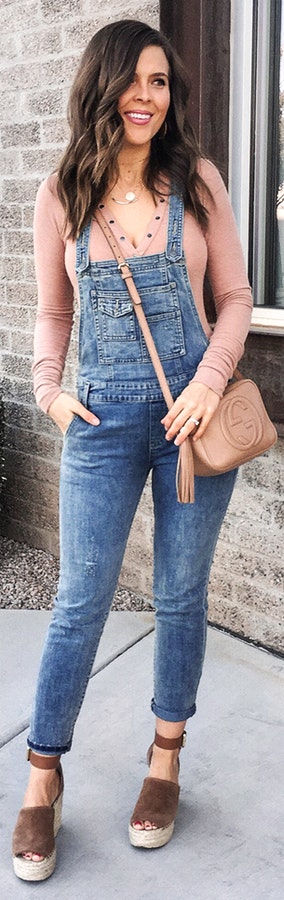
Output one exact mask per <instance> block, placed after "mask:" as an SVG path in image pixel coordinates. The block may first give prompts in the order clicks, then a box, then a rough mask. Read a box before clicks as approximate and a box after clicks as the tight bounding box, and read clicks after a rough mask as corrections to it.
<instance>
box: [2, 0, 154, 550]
mask: <svg viewBox="0 0 284 900" xmlns="http://www.w3.org/2000/svg"><path fill="white" fill-rule="evenodd" d="M158 7H159V4H158V2H155V0H150V2H144V3H143V2H138V0H132V2H130V0H77V2H76V0H14V2H7V0H1V3H0V123H1V126H0V223H1V240H0V254H1V255H0V378H1V388H0V404H1V401H2V402H3V405H4V429H5V434H4V455H5V463H4V469H3V471H4V474H3V475H2V477H3V481H2V494H1V501H2V509H1V523H0V527H1V530H2V533H5V534H7V535H10V536H11V537H13V538H15V539H18V540H23V541H27V542H28V543H30V544H31V545H35V546H38V547H41V548H43V549H46V550H50V551H51V552H54V553H56V552H57V551H58V533H57V532H58V463H59V457H60V448H61V441H60V437H59V435H58V433H57V429H56V427H55V426H54V425H53V423H52V422H51V421H49V420H48V419H47V418H46V417H45V416H44V415H43V414H42V413H41V412H40V411H39V410H38V409H36V407H35V404H34V399H33V394H32V385H31V374H30V369H31V361H32V348H33V329H34V321H35V309H36V285H35V278H34V267H33V244H32V220H33V208H34V200H35V195H36V191H37V188H38V185H39V184H40V182H41V181H42V179H43V178H44V177H45V175H46V174H48V173H49V172H50V171H52V169H54V168H55V167H56V164H57V161H58V159H59V156H60V154H61V150H62V148H63V146H64V144H65V141H66V138H67V133H68V132H67V126H66V119H65V114H66V103H67V98H68V93H69V86H70V82H71V80H72V78H73V75H74V72H75V69H76V65H77V61H78V58H79V55H80V53H81V52H82V50H83V49H84V47H85V45H86V44H87V42H88V40H89V39H90V37H91V36H92V34H93V33H94V32H95V31H96V30H98V28H100V27H102V26H103V25H105V24H107V23H108V22H110V21H112V20H113V19H119V18H123V17H124V16H127V15H128V16H129V17H130V18H132V17H136V18H140V19H142V20H144V21H148V22H149V23H150V24H152V25H153V26H157V25H158ZM75 348H76V330H75V335H74V337H73V341H72V347H71V350H70V353H69V357H68V361H67V365H66V375H65V385H68V386H71V387H72V386H74V384H75V365H74V357H75ZM0 409H1V405H0Z"/></svg>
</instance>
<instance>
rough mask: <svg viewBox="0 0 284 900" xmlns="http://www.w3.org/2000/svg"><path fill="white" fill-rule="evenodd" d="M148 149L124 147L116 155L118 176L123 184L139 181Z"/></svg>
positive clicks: (147, 155)
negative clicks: (117, 155)
mask: <svg viewBox="0 0 284 900" xmlns="http://www.w3.org/2000/svg"><path fill="white" fill-rule="evenodd" d="M148 159H149V150H148V149H147V148H145V146H143V147H124V148H123V149H122V150H121V152H120V154H119V157H118V169H119V178H118V180H119V181H121V182H122V183H123V184H126V185H130V186H131V185H133V184H137V182H139V181H141V179H142V176H143V172H144V169H145V165H146V163H147V160H148Z"/></svg>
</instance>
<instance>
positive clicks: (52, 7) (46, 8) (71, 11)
mask: <svg viewBox="0 0 284 900" xmlns="http://www.w3.org/2000/svg"><path fill="white" fill-rule="evenodd" d="M82 12H83V7H82V0H77V2H76V4H74V0H64V2H63V3H62V2H61V0H41V13H42V16H43V19H44V21H45V22H50V23H53V22H62V20H63V21H64V19H65V18H66V19H69V18H70V17H71V18H75V17H81V16H82Z"/></svg>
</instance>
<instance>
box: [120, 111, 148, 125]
mask: <svg viewBox="0 0 284 900" xmlns="http://www.w3.org/2000/svg"><path fill="white" fill-rule="evenodd" d="M125 117H126V119H128V121H129V122H133V123H134V125H148V122H150V120H151V118H152V114H151V113H142V112H141V113H140V112H126V113H125Z"/></svg>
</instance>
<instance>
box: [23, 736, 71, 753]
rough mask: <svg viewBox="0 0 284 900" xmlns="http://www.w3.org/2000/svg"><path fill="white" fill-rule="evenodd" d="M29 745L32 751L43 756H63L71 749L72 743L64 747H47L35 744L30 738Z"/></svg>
mask: <svg viewBox="0 0 284 900" xmlns="http://www.w3.org/2000/svg"><path fill="white" fill-rule="evenodd" d="M27 745H28V747H29V749H30V750H34V751H35V753H40V755H41V756H61V754H62V753H68V752H69V750H70V749H71V741H70V743H69V744H67V745H65V746H64V747H46V746H43V744H35V743H34V741H31V740H30V739H29V738H28V739H27Z"/></svg>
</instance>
